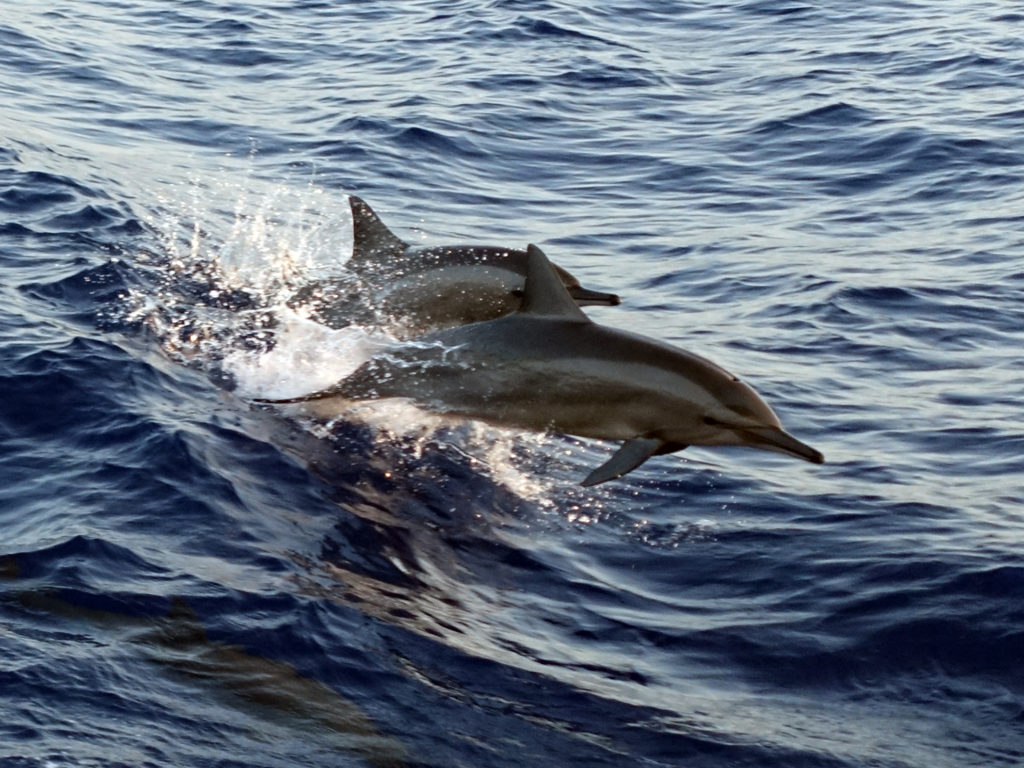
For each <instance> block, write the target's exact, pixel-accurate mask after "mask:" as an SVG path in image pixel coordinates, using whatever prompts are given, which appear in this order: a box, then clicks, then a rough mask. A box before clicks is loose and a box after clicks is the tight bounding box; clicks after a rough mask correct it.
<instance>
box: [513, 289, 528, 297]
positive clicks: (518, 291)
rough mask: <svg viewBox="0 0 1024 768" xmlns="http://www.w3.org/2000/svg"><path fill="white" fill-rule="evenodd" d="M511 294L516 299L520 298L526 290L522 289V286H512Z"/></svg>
mask: <svg viewBox="0 0 1024 768" xmlns="http://www.w3.org/2000/svg"><path fill="white" fill-rule="evenodd" d="M512 295H513V296H515V297H516V298H517V299H521V298H523V296H525V295H526V291H524V290H523V289H522V288H513V289H512Z"/></svg>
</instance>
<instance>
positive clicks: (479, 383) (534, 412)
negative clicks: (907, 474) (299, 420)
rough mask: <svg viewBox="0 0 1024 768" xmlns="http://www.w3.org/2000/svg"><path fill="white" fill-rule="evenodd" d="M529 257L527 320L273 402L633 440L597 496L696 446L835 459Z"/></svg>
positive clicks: (401, 353) (597, 479) (589, 480)
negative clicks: (603, 319) (606, 321)
mask: <svg viewBox="0 0 1024 768" xmlns="http://www.w3.org/2000/svg"><path fill="white" fill-rule="evenodd" d="M527 254H528V259H529V264H528V270H527V278H526V284H525V291H524V296H523V301H522V305H521V306H520V308H519V309H518V311H516V312H515V313H513V314H511V315H507V316H505V317H501V318H498V319H496V320H490V321H486V322H481V323H475V324H472V325H465V326H461V327H457V328H451V329H448V330H445V331H439V332H436V333H432V334H427V335H425V336H423V337H420V338H418V339H416V340H414V341H413V342H410V343H406V344H401V345H398V346H396V347H393V348H391V349H389V350H386V351H384V352H382V353H379V354H378V355H376V356H375V357H373V358H371V359H370V360H368V361H367V362H366V363H364V364H363V365H362V366H360V367H359V368H357V369H356V370H355V371H354V372H353V373H352V374H350V375H349V376H347V377H346V378H344V379H342V380H341V381H339V382H338V383H337V384H336V385H334V386H332V387H330V388H328V389H326V390H323V391H321V392H315V393H313V394H310V395H305V396H303V397H298V398H291V399H288V400H270V401H262V402H277V403H289V402H304V401H309V400H323V399H326V398H340V402H339V405H341V406H342V407H344V401H345V400H368V399H378V398H390V397H403V398H409V399H411V400H413V401H414V402H415V403H417V404H418V405H420V406H421V407H423V408H426V409H428V410H431V411H435V412H438V413H442V414H452V415H457V416H463V417H469V418H474V419H480V420H482V421H485V422H489V423H491V424H495V425H500V426H509V427H517V428H521V429H531V430H538V431H547V430H554V431H557V432H562V433H566V434H570V435H578V436H580V437H588V438H598V439H602V440H621V441H624V442H623V443H622V446H621V447H620V448H619V450H618V451H617V452H616V453H615V454H614V455H613V456H612V457H611V458H610V459H609V460H608V461H606V462H605V463H604V464H602V465H601V466H599V467H598V468H597V469H595V470H594V471H592V472H591V473H590V474H589V475H587V477H586V478H585V479H584V480H583V485H585V486H591V485H597V484H598V483H603V482H606V481H608V480H613V479H615V478H618V477H621V476H622V475H624V474H626V473H627V472H630V471H632V470H634V469H636V468H637V467H639V466H640V465H641V464H643V463H644V462H645V461H646V460H647V459H649V458H650V457H651V456H656V455H661V454H666V453H674V452H676V451H680V450H682V449H684V448H686V447H687V446H689V445H709V446H710V445H741V446H749V447H752V448H761V449H765V450H769V451H776V452H779V453H784V454H788V455H790V456H795V457H797V458H801V459H805V460H806V461H810V462H814V463H816V464H820V463H822V462H823V461H824V460H825V459H824V456H822V454H821V453H820V452H818V451H817V450H815V449H814V448H811V447H810V446H808V445H805V444H804V443H802V442H800V441H799V440H797V439H796V438H795V437H793V436H792V435H790V434H789V433H787V432H785V431H784V430H783V429H782V425H781V423H780V422H779V418H778V417H777V416H776V415H775V413H774V412H773V411H772V409H771V408H770V407H769V406H768V405H767V403H765V402H764V400H762V399H761V398H760V396H758V394H757V393H756V392H755V391H754V390H753V389H752V388H751V387H749V386H748V385H746V384H744V383H743V382H742V381H740V380H739V379H738V378H737V377H735V376H733V375H732V374H731V373H729V372H728V371H726V370H724V369H723V368H721V367H719V366H718V365H716V364H715V363H712V362H711V361H710V360H706V359H705V358H703V357H700V356H698V355H695V354H693V353H691V352H687V351H685V350H682V349H679V348H677V347H674V346H672V345H669V344H665V343H663V342H660V341H657V340H654V339H651V338H648V337H645V336H640V335H638V334H634V333H629V332H626V331H620V330H617V329H614V328H609V327H607V326H603V325H599V324H597V323H595V322H593V321H592V320H590V319H589V318H588V317H587V316H586V315H585V314H584V313H583V311H582V310H580V308H579V307H578V306H577V304H576V302H575V301H574V300H573V298H572V296H571V295H570V293H569V291H568V290H566V288H565V285H564V284H563V282H562V280H561V279H560V276H559V274H558V272H557V271H556V270H555V268H554V267H553V265H552V264H551V262H549V261H548V259H547V257H546V256H545V255H544V253H543V251H541V249H540V248H538V247H537V246H535V245H530V246H529V247H528V248H527ZM331 405H332V406H333V404H331Z"/></svg>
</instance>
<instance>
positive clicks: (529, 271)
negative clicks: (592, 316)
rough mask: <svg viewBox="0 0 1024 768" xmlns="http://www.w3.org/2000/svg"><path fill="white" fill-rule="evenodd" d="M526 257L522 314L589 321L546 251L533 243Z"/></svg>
mask: <svg viewBox="0 0 1024 768" xmlns="http://www.w3.org/2000/svg"><path fill="white" fill-rule="evenodd" d="M526 258H527V261H526V285H525V286H524V287H523V303H522V306H520V308H519V312H520V314H528V315H545V316H548V317H560V318H564V319H566V320H581V321H585V322H590V320H589V318H588V317H587V316H586V315H585V314H583V310H582V309H580V308H579V306H578V305H577V304H576V301H575V299H573V297H572V296H570V295H569V291H568V290H566V287H565V285H563V284H562V279H561V278H560V277H559V276H558V273H557V272H555V268H554V267H553V266H552V265H551V262H550V261H548V257H547V256H545V255H544V251H542V250H541V249H540V248H538V247H537V246H536V245H534V244H533V243H531V244H530V245H528V246H526Z"/></svg>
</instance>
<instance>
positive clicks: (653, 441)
mask: <svg viewBox="0 0 1024 768" xmlns="http://www.w3.org/2000/svg"><path fill="white" fill-rule="evenodd" d="M667 445H678V443H666V442H664V441H662V440H659V439H657V438H656V437H634V438H633V439H632V440H627V441H626V442H624V443H623V444H622V446H621V447H620V448H619V450H617V451H616V452H615V455H613V456H612V457H611V458H610V459H608V461H606V462H605V463H604V464H602V465H601V466H600V467H598V468H597V469H595V470H594V471H593V472H591V473H590V474H589V475H587V477H586V479H585V480H584V481H583V482H582V483H580V485H583V486H591V485H597V484H598V483H604V482H606V481H608V480H614V479H615V478H617V477H622V476H623V475H624V474H626V473H627V472H632V471H633V470H634V469H636V468H637V467H639V466H640V465H641V464H643V463H644V462H645V461H647V460H648V459H649V458H651V456H654V455H656V454H659V453H662V451H661V449H662V448H663V447H665V446H667ZM674 450H679V448H675V449H674ZM669 452H670V451H669Z"/></svg>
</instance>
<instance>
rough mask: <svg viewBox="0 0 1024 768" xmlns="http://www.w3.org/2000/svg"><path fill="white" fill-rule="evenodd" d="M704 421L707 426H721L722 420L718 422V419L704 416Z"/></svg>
mask: <svg viewBox="0 0 1024 768" xmlns="http://www.w3.org/2000/svg"><path fill="white" fill-rule="evenodd" d="M704 423H705V424H707V425H708V426H709V427H721V426H723V424H722V422H720V421H719V420H718V419H713V418H711V417H710V416H705V417H704Z"/></svg>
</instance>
